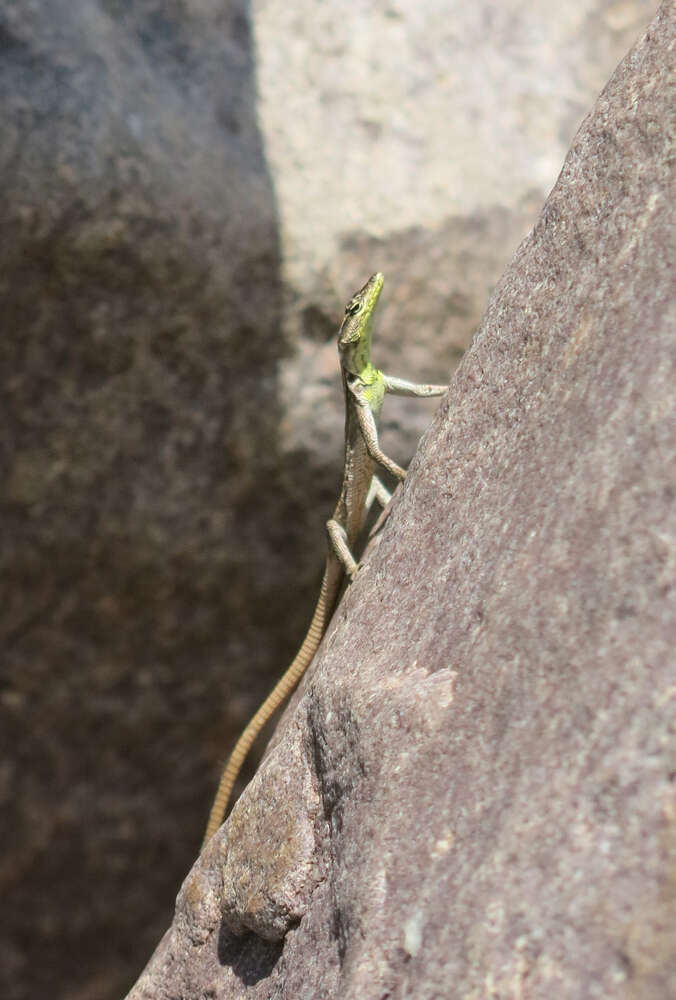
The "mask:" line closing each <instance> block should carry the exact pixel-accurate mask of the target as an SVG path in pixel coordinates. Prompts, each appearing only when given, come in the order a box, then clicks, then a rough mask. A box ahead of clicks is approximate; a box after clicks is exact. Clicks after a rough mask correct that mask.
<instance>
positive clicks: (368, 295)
mask: <svg viewBox="0 0 676 1000" xmlns="http://www.w3.org/2000/svg"><path fill="white" fill-rule="evenodd" d="M384 281H385V278H384V277H383V275H382V274H381V273H380V271H378V272H377V273H376V274H374V275H372V276H371V277H370V278H369V280H368V281H367V282H366V284H365V285H364V287H363V288H360V289H359V291H358V292H355V294H354V295H353V296H352V298H351V299H350V301H349V302H348V304H347V305H346V306H345V316H344V317H343V322H342V323H341V326H340V330H339V332H338V352H339V354H340V362H341V365H342V367H343V369H344V370H346V371H351V372H353V373H354V374H355V375H358V374H360V373H361V372H362V371H364V369H365V368H366V367H368V366H369V365H370V362H371V331H372V327H373V310H374V309H375V307H376V303H377V301H378V298H379V296H380V293H381V291H382V288H383V283H384Z"/></svg>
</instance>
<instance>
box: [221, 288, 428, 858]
mask: <svg viewBox="0 0 676 1000" xmlns="http://www.w3.org/2000/svg"><path fill="white" fill-rule="evenodd" d="M384 280H385V279H384V277H383V275H382V274H381V273H380V272H377V273H376V274H374V275H372V276H371V277H370V278H369V280H368V281H367V282H366V284H365V285H364V286H363V288H360V290H359V291H358V292H356V293H355V294H354V295H353V296H352V298H351V299H350V301H349V302H348V303H347V305H346V306H345V315H344V317H343V321H342V323H341V325H340V329H339V331H338V354H339V357H340V368H341V374H342V381H343V391H344V395H345V460H344V464H343V479H342V484H341V488H340V494H339V497H338V502H337V504H336V507H335V510H334V512H333V515H332V516H331V518H330V519H329V520H328V521H327V523H326V531H327V541H328V546H327V554H326V563H325V567H324V576H323V578H322V583H321V588H320V591H319V597H318V599H317V604H316V606H315V610H314V614H313V616H312V621H311V622H310V627H309V628H308V631H307V634H306V636H305V639H304V640H303V643H302V645H301V647H300V649H299V650H298V653H297V654H296V657H295V659H294V660H293V662H292V663H291V665H290V666H289V667H288V668H287V670H286V672H285V673H284V674H283V675H282V677H281V678H280V680H279V681H278V682H277V684H276V685H275V687H274V688H273V689H272V691H271V692H270V694H269V695H268V696H267V698H266V699H265V701H264V702H263V704H262V705H261V706H260V708H259V709H258V711H257V712H256V714H255V715H254V716H253V718H252V719H251V721H250V722H249V723H248V725H247V726H246V728H245V729H244V731H243V732H242V735H241V736H240V737H239V739H238V740H237V743H236V744H235V748H234V749H233V751H232V753H231V754H230V757H229V759H228V762H227V764H226V766H225V769H224V770H223V773H222V775H221V779H220V783H219V786H218V791H217V792H216V797H215V799H214V803H213V805H212V807H211V812H210V814H209V821H208V823H207V828H206V832H205V835H204V842H203V845H202V846H203V847H204V846H205V845H206V844H207V842H208V841H209V840H210V839H211V837H212V836H213V834H214V833H215V832H216V830H217V829H218V828H219V826H220V825H221V823H222V821H223V818H224V816H225V812H226V809H227V807H228V803H229V801H230V796H231V793H232V789H233V786H234V784H235V781H236V780H237V776H238V774H239V772H240V769H241V767H242V764H243V763H244V760H245V759H246V756H247V754H248V752H249V749H250V748H251V745H252V743H253V741H254V740H255V739H256V736H257V735H258V733H259V732H260V730H261V729H262V728H263V726H264V725H265V724H266V722H267V721H268V719H269V718H270V717H271V716H272V715H273V713H274V712H275V711H276V710H277V708H279V706H280V705H281V704H282V702H283V701H285V700H286V698H287V697H288V696H289V695H290V694H291V692H292V691H293V689H294V688H295V687H296V685H297V684H298V682H299V681H300V679H301V677H302V676H303V674H304V673H305V671H306V670H307V668H308V667H309V665H310V663H311V662H312V660H313V659H314V655H315V653H316V652H317V650H318V648H319V644H320V643H321V640H322V637H323V636H324V633H325V632H326V630H327V628H328V626H329V622H330V620H331V617H332V615H333V611H334V608H335V605H336V603H337V601H338V596H339V594H340V591H341V587H342V584H343V581H344V580H345V579H347V580H348V581H350V582H351V581H352V580H354V578H355V576H356V575H357V572H358V570H359V568H360V564H359V563H358V562H357V561H356V560H355V558H354V555H353V553H352V549H353V547H354V544H355V542H356V540H357V537H358V535H359V533H360V531H361V528H362V526H363V523H364V519H365V516H366V514H367V512H368V510H369V509H370V507H371V505H372V503H373V501H374V500H378V502H379V503H380V505H381V506H382V507H383V508H385V507H386V505H387V504H388V503H389V501H390V499H391V495H390V492H389V490H387V488H386V487H385V486H384V484H383V483H382V482H381V481H380V479H379V478H378V477H377V476H376V475H375V468H376V466H382V468H384V469H386V470H387V472H389V473H390V474H391V475H392V476H394V477H395V478H396V479H399V480H403V479H404V478H405V476H406V470H405V469H403V468H402V467H401V466H400V465H398V464H397V463H396V462H394V461H392V459H391V458H388V456H387V455H385V453H384V452H383V451H382V449H381V447H380V444H379V441H378V418H379V416H380V411H381V408H382V405H383V399H384V397H385V394H386V393H394V394H396V395H400V396H441V395H443V393H445V392H446V390H447V388H448V386H446V385H419V384H417V383H414V382H409V381H407V380H406V379H401V378H395V377H393V376H390V375H386V374H385V373H384V372H382V371H379V370H378V369H377V368H375V367H374V366H373V364H372V363H371V336H372V332H373V314H374V310H375V307H376V305H377V302H378V299H379V297H380V293H381V291H382V288H383V283H384Z"/></svg>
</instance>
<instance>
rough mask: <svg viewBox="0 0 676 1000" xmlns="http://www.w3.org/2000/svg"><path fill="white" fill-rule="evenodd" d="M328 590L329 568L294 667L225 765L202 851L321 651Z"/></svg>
mask: <svg viewBox="0 0 676 1000" xmlns="http://www.w3.org/2000/svg"><path fill="white" fill-rule="evenodd" d="M332 589H334V588H332ZM328 591H329V572H328V567H327V570H326V572H325V573H324V579H323V580H322V587H321V590H320V592H319V599H318V600H317V606H316V607H315V612H314V615H313V616H312V621H311V622H310V627H309V629H308V630H307V635H306V636H305V638H304V640H303V645H302V646H301V647H300V649H299V650H298V653H297V654H296V657H295V659H294V660H293V662H292V664H291V666H290V667H288V669H287V670H286V671H285V672H284V674H283V675H282V677H281V678H280V679H279V680H278V681H277V683H276V684H275V686H274V688H273V689H272V691H271V692H270V694H269V695H268V696H267V698H266V699H265V701H264V702H263V704H262V705H261V707H260V708H259V709H258V711H257V712H256V714H255V715H254V717H253V718H252V719H251V721H250V722H249V724H248V725H247V727H246V729H245V730H244V732H243V733H242V735H241V736H240V738H239V739H238V740H237V743H236V744H235V748H234V750H233V751H232V753H231V754H230V757H229V759H228V763H227V764H226V765H225V769H224V771H223V773H222V775H221V780H220V782H219V784H218V791H217V792H216V797H215V799H214V804H213V805H212V807H211V812H210V813H209V822H208V823H207V829H206V833H205V834H204V840H203V842H202V847H203V848H204V847H205V846H206V844H207V841H209V840H210V839H211V838H212V837H213V835H214V834H215V833H216V831H217V830H218V828H219V826H220V825H221V823H222V822H223V818H224V816H225V811H226V809H227V808H228V803H229V802H230V796H231V794H232V789H233V786H234V784H235V782H236V781H237V776H238V774H239V772H240V770H241V768H242V764H243V763H244V761H245V760H246V756H247V754H248V752H249V750H250V749H251V744H252V743H253V741H254V740H255V739H256V737H257V736H258V734H259V733H260V731H261V729H262V728H263V726H264V725H265V723H266V722H267V721H268V719H269V718H270V716H271V715H273V713H274V712H275V711H276V710H277V709H278V708H279V706H280V705H281V704H282V702H283V701H285V700H286V698H288V696H289V695H290V694H291V692H292V691H293V689H294V688H295V687H296V685H297V684H298V682H299V680H300V679H301V677H302V676H303V674H304V673H305V671H306V670H307V668H308V667H309V666H310V664H311V663H312V660H313V658H314V655H315V653H316V652H317V649H318V648H319V644H320V642H321V641H322V636H323V635H324V632H325V631H326V628H327V626H328V623H329V619H330V617H331V612H332V610H333V607H332V606H333V603H334V602H333V601H332V600H331V599H330V597H329V593H328ZM329 605H331V607H329Z"/></svg>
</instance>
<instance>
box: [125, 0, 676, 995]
mask: <svg viewBox="0 0 676 1000" xmlns="http://www.w3.org/2000/svg"><path fill="white" fill-rule="evenodd" d="M673 42H674V24H673V18H672V17H671V13H670V8H669V7H668V6H666V5H665V7H663V8H662V9H661V11H660V12H659V13H658V15H657V17H656V19H655V21H654V22H653V24H652V25H651V26H650V28H649V30H648V32H647V34H646V35H645V36H644V37H643V38H642V39H641V41H640V42H639V43H638V44H637V45H636V47H635V48H634V49H633V50H632V52H630V54H629V55H628V56H627V58H626V59H625V60H624V62H623V63H622V64H621V66H620V67H619V69H618V70H617V72H616V73H615V75H614V76H613V78H612V79H611V81H610V83H609V84H608V85H607V87H606V88H605V90H604V91H603V93H602V95H601V97H600V98H599V100H598V103H597V105H596V107H595V109H594V111H593V112H592V113H591V114H590V115H589V117H588V118H587V119H586V120H585V122H584V124H583V126H582V127H581V129H580V131H579V133H578V135H577V137H576V139H575V141H574V143H573V146H572V148H571V150H570V152H569V154H568V156H567V158H566V161H565V165H564V168H563V170H562V173H561V176H560V178H559V180H558V182H557V184H556V187H555V188H554V190H553V192H552V194H551V196H550V197H549V199H548V201H547V203H546V205H545V207H544V210H543V212H542V215H541V217H540V220H539V221H538V223H537V225H536V226H535V228H534V230H533V232H532V233H531V235H530V236H529V237H528V238H527V239H526V240H525V242H524V243H523V244H522V245H521V247H520V248H519V250H518V252H517V254H516V257H515V259H514V261H513V262H512V264H511V265H510V267H509V268H508V270H507V271H506V273H505V275H504V277H503V278H502V280H501V281H500V283H499V285H498V287H497V289H496V292H495V294H494V295H493V297H492V299H491V302H490V305H489V307H488V310H487V313H486V316H485V319H484V322H483V323H482V326H481V329H480V330H479V332H478V334H477V336H476V338H475V340H474V343H473V345H472V347H471V349H470V351H469V352H468V354H467V355H466V357H465V359H464V361H463V363H462V365H461V368H460V370H459V372H458V374H457V377H456V379H455V380H454V383H453V385H452V388H451V391H450V392H449V394H448V396H447V398H446V399H445V401H444V403H443V404H442V408H441V411H440V413H439V414H438V416H437V418H436V420H435V422H434V424H433V426H432V428H431V429H430V431H429V433H428V434H427V435H426V437H425V440H424V444H423V447H422V448H421V451H420V453H419V455H418V458H417V460H416V461H415V463H414V466H413V467H412V468H411V471H410V475H409V478H408V479H407V482H406V484H405V488H404V489H403V490H402V492H401V493H400V494H399V495H398V499H397V501H395V505H394V509H393V510H392V514H391V517H390V519H389V521H388V523H387V525H386V527H385V529H384V530H383V532H382V533H381V534H380V535H379V537H378V539H377V541H376V542H374V544H373V545H372V546H371V548H370V550H369V552H368V553H367V556H366V560H365V562H366V565H365V568H364V569H363V571H362V572H361V574H360V575H359V577H358V579H357V581H356V582H355V583H354V584H353V585H352V586H351V587H350V589H349V591H348V592H347V594H346V596H345V598H344V600H343V602H342V604H341V606H340V607H339V609H338V611H337V613H336V616H335V618H334V621H333V623H332V626H331V628H330V630H329V633H328V636H327V640H326V641H325V643H324V645H323V647H322V651H321V652H320V655H319V657H318V659H317V662H316V663H315V665H314V668H313V670H312V673H311V675H310V676H309V677H308V678H306V681H305V683H304V684H303V686H302V687H301V690H300V691H299V692H298V693H297V695H296V697H295V699H294V701H293V703H292V705H291V706H290V707H289V710H288V711H287V713H286V715H285V717H284V719H283V721H282V724H281V726H280V727H279V730H278V732H277V734H276V737H275V741H274V744H273V746H272V747H271V749H270V750H269V752H268V754H267V756H266V758H265V760H264V763H263V765H262V767H261V769H260V771H259V773H258V774H257V776H256V778H255V780H254V781H253V782H252V784H251V785H250V786H249V788H248V789H247V790H246V792H245V793H244V795H243V796H242V798H241V799H240V801H239V802H238V804H237V806H236V807H235V809H234V811H233V813H232V816H231V818H230V820H229V821H228V823H227V824H226V825H225V826H224V827H223V828H222V829H221V831H220V832H219V834H218V835H217V836H216V837H214V838H213V840H212V841H211V842H210V844H209V845H208V847H207V849H206V850H205V852H204V853H203V855H202V857H201V858H200V859H199V860H198V861H197V862H196V864H195V866H194V868H193V870H192V872H191V873H190V875H189V876H188V878H187V880H186V882H185V883H184V886H183V888H182V890H181V893H180V895H179V898H178V902H177V909H176V918H175V920H174V923H173V925H172V927H171V929H170V930H169V931H168V932H167V934H166V936H165V938H164V940H163V941H162V943H161V944H160V946H159V947H158V950H157V952H156V954H155V956H154V957H153V959H152V961H151V963H150V965H149V966H148V968H147V970H146V972H145V973H144V975H143V977H142V978H141V980H140V981H139V983H138V984H137V986H136V987H135V988H134V990H133V991H132V993H131V994H130V998H132V1000H140V998H151V997H152V998H153V1000H162V998H169V997H178V996H181V997H184V998H193V997H194V998H197V997H200V996H205V995H208V996H210V997H218V998H226V997H243V996H247V997H248V996H251V997H260V998H263V997H270V996H276V997H289V998H296V997H300V996H309V997H310V996H311V997H322V998H333V997H335V998H341V1000H357V998H366V1000H370V998H373V1000H375V998H383V997H391V998H394V997H416V998H417V1000H425V998H433V997H434V998H438V997H456V996H457V997H485V996H505V997H507V996H509V997H512V996H513V997H518V996H528V997H530V998H540V997H542V998H551V997H552V996H553V995H555V996H557V997H562V998H568V997H570V998H573V997H580V996H589V997H592V996H598V997H604V998H605V997H618V998H619V997H623V998H624V997H627V998H629V997H636V998H638V997H641V998H642V1000H646V998H654V1000H658V998H664V997H666V996H668V995H672V996H673V995H675V994H676V940H675V938H674V934H673V928H674V926H676V787H675V784H674V774H675V767H676V757H675V746H676V743H675V741H674V738H675V736H676V732H675V721H676V668H675V660H674V648H675V647H676V616H675V614H674V603H673V587H674V576H675V572H676V559H675V551H676V523H675V507H674V490H675V487H676V480H675V474H674V468H675V466H674V461H675V459H676V454H675V452H676V435H675V434H674V417H675V412H674V376H675V374H676V372H675V367H676V366H675V361H676V357H675V355H676V351H675V347H676V340H675V338H674V324H673V311H671V312H670V299H671V297H672V295H673V286H672V285H671V283H670V275H669V265H670V259H669V254H670V230H671V231H672V232H673V229H672V227H673V210H672V209H671V206H670V202H669V198H670V184H673V174H672V173H671V169H672V167H671V159H670V157H671V155H672V152H671V133H672V131H673V129H672V126H673V106H672V105H671V104H670V93H669V70H670V57H669V49H670V46H673ZM247 929H248V931H247Z"/></svg>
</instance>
